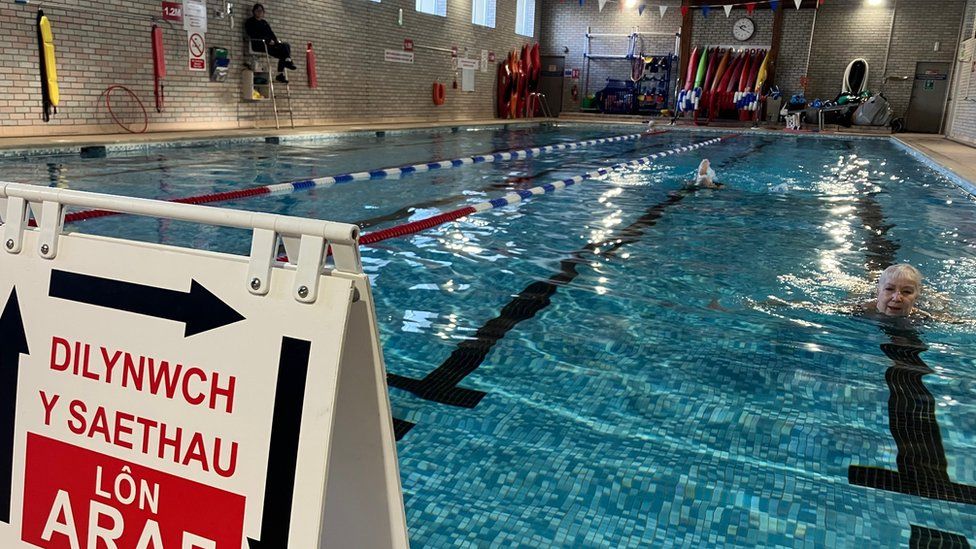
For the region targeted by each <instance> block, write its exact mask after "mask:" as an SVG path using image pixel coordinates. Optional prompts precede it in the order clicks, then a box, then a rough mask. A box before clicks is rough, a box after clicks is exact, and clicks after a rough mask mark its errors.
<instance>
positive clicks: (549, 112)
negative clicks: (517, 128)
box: [525, 92, 552, 118]
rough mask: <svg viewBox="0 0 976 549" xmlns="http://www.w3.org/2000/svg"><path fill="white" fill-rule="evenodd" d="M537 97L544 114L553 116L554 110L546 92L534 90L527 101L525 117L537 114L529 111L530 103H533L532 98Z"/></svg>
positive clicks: (547, 116) (548, 116)
mask: <svg viewBox="0 0 976 549" xmlns="http://www.w3.org/2000/svg"><path fill="white" fill-rule="evenodd" d="M533 97H535V98H536V100H538V101H539V106H541V107H542V114H543V115H544V116H545V117H546V118H552V110H551V109H550V108H549V100H548V99H546V94H544V93H542V92H532V93H530V94H529V101H526V102H525V118H528V117H529V114H535V113H534V112H533V113H530V112H529V105H531V104H532V100H531V99H532V98H533Z"/></svg>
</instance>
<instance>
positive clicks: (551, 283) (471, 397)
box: [387, 189, 694, 408]
mask: <svg viewBox="0 0 976 549" xmlns="http://www.w3.org/2000/svg"><path fill="white" fill-rule="evenodd" d="M692 192H694V191H693V190H690V189H681V190H679V191H675V192H674V193H672V194H671V195H670V196H669V197H668V199H667V200H664V201H663V202H659V203H657V204H655V205H654V206H651V207H650V208H649V209H648V210H647V211H646V212H645V213H644V215H642V216H641V217H640V218H638V219H637V221H635V222H634V223H631V224H630V225H628V226H627V227H626V228H624V229H623V230H621V231H620V232H619V233H618V235H616V236H615V237H610V238H607V240H605V241H603V242H600V243H590V244H587V245H586V246H584V247H583V248H582V249H579V250H577V251H575V252H573V253H572V254H570V257H569V258H567V259H564V260H562V261H561V262H560V264H559V267H560V271H559V272H558V273H556V274H554V275H552V276H550V277H549V278H548V279H547V280H539V281H535V282H533V283H531V284H529V285H528V286H527V287H526V288H525V289H524V290H522V291H521V292H519V294H518V295H517V296H516V297H515V299H513V300H511V301H510V302H509V303H508V304H507V305H505V306H504V307H503V308H502V310H501V312H500V313H499V315H498V316H496V317H495V318H493V319H491V320H489V321H488V322H487V323H485V324H484V325H483V326H482V327H481V328H479V329H478V331H477V332H476V333H475V336H474V338H473V339H468V340H465V341H462V342H461V343H460V344H458V346H457V349H455V350H454V352H452V353H451V355H450V356H449V357H448V358H447V360H445V361H444V362H443V363H442V364H441V365H440V366H438V367H437V369H435V370H434V371H432V372H431V373H429V374H427V376H425V377H424V378H423V379H414V378H410V377H406V376H401V375H397V374H387V382H388V383H389V384H390V386H392V387H396V388H398V389H403V390H405V391H409V392H411V393H413V394H415V395H417V396H419V397H420V398H423V399H425V400H431V401H434V402H439V403H441V404H448V405H451V406H459V407H463V408H474V407H475V406H477V405H478V403H479V402H481V399H482V398H484V397H485V395H486V394H487V393H485V392H483V391H477V390H474V389H465V388H463V387H458V386H457V385H458V384H459V383H460V382H461V381H462V380H463V379H464V378H466V377H467V376H468V375H470V374H471V373H472V372H474V371H475V370H476V369H478V367H479V366H481V363H482V362H483V361H484V359H485V357H486V356H487V355H488V353H489V352H490V351H491V349H492V347H494V346H495V344H496V343H498V341H499V340H500V339H502V338H503V337H505V334H507V333H508V332H509V331H511V330H512V329H513V328H515V326H517V325H518V324H519V323H520V322H522V321H523V320H528V319H530V318H532V317H534V316H535V315H536V313H538V312H539V311H541V310H542V309H544V308H546V307H547V306H548V305H549V303H550V298H551V297H552V295H553V294H555V293H556V290H557V289H558V288H559V287H560V286H565V285H566V284H569V283H570V282H572V281H573V279H575V278H576V277H577V276H579V271H577V269H576V267H577V265H579V264H580V263H587V262H588V260H587V259H585V258H584V255H588V254H599V255H600V256H608V255H613V254H614V253H615V252H616V250H617V249H619V248H620V247H621V246H623V245H624V244H629V243H632V242H636V241H638V240H640V238H641V236H643V234H644V230H645V229H647V228H648V227H651V226H653V225H655V224H657V221H658V220H659V219H660V218H661V217H662V216H663V215H664V212H665V210H667V209H668V208H669V207H671V206H673V205H675V204H677V203H678V202H680V201H681V200H682V199H684V198H685V197H686V196H688V195H689V194H691V193H692Z"/></svg>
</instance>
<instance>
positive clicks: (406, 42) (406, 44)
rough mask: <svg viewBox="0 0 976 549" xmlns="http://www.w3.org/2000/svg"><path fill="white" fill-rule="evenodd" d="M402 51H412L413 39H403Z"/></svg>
mask: <svg viewBox="0 0 976 549" xmlns="http://www.w3.org/2000/svg"><path fill="white" fill-rule="evenodd" d="M403 51H413V40H411V39H409V38H404V39H403Z"/></svg>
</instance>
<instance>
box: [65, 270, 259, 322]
mask: <svg viewBox="0 0 976 549" xmlns="http://www.w3.org/2000/svg"><path fill="white" fill-rule="evenodd" d="M48 295H50V296H51V297H57V298H61V299H67V300H69V301H77V302H79V303H87V304H89V305H95V306H98V307H106V308H109V309H118V310H120V311H128V312H130V313H136V314H140V315H146V316H153V317H156V318H165V319H167V320H174V321H176V322H183V323H185V324H186V328H185V329H184V331H183V337H190V336H192V335H196V334H199V333H201V332H206V331H208V330H213V329H215V328H220V327H221V326H226V325H228V324H233V323H235V322H238V321H241V320H244V317H243V316H241V314H240V313H238V312H237V311H235V310H234V309H232V308H231V307H230V305H228V304H226V303H224V302H223V301H221V299H220V298H219V297H217V296H215V295H214V294H213V293H211V292H210V290H208V289H206V288H204V287H203V286H201V285H200V284H199V283H198V282H197V281H196V280H192V279H191V280H190V291H189V293H187V292H180V291H177V290H167V289H165V288H156V287H154V286H143V285H142V284H133V283H131V282H122V281H119V280H112V279H109V278H99V277H97V276H89V275H83V274H78V273H69V272H67V271H58V270H53V271H51V287H50V290H49V291H48Z"/></svg>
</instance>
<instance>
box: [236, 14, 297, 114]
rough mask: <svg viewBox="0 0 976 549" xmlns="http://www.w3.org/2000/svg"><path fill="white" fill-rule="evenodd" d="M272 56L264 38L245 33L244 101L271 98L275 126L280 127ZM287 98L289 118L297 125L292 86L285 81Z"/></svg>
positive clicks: (242, 92) (242, 94)
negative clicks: (260, 38) (292, 106)
mask: <svg viewBox="0 0 976 549" xmlns="http://www.w3.org/2000/svg"><path fill="white" fill-rule="evenodd" d="M271 61H272V59H271V56H270V55H269V54H268V48H267V45H266V44H264V41H263V40H258V39H253V38H251V37H250V36H248V35H247V33H246V32H245V33H244V74H243V75H242V77H241V96H242V99H243V100H244V101H267V100H269V99H270V100H271V109H272V110H273V111H274V119H275V128H276V129H280V128H281V124H280V121H279V119H278V98H277V94H276V93H275V83H274V78H273V74H274V73H273V72H272V70H271V67H272V64H271ZM284 86H285V98H286V99H287V101H288V109H287V112H288V119H289V121H290V122H291V127H292V128H294V127H295V116H294V114H293V113H292V109H291V86H289V84H287V83H285V84H284Z"/></svg>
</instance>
